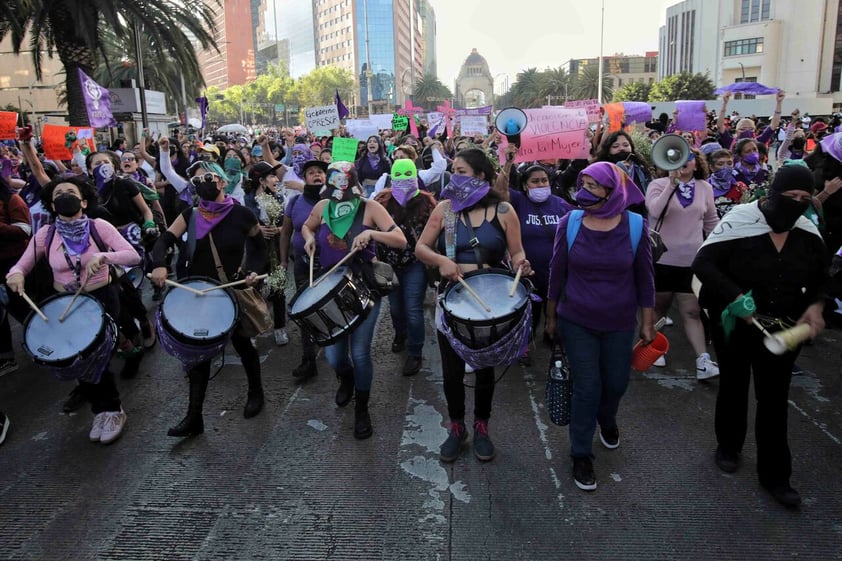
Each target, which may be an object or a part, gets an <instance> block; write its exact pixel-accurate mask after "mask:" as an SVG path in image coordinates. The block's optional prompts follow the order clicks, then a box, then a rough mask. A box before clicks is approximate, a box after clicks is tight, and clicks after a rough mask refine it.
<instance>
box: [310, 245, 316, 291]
mask: <svg viewBox="0 0 842 561" xmlns="http://www.w3.org/2000/svg"><path fill="white" fill-rule="evenodd" d="M315 255H316V252H315V251H314V252H313V254H312V255H310V286H313V263H315V262H316V260H315V259H313V257H315Z"/></svg>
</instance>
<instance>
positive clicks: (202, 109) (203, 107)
mask: <svg viewBox="0 0 842 561" xmlns="http://www.w3.org/2000/svg"><path fill="white" fill-rule="evenodd" d="M196 103H198V104H199V113H200V114H201V115H202V126H201V127H200V128H201V129H202V130H204V129H205V119H206V118H207V116H208V98H206V97H205V96H201V97H197V98H196Z"/></svg>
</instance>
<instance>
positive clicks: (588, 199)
mask: <svg viewBox="0 0 842 561" xmlns="http://www.w3.org/2000/svg"><path fill="white" fill-rule="evenodd" d="M574 198H575V199H576V206H579V207H582V208H590V207H592V206H594V205H598V204H599V203H601V202H602V201H607V200H608V197H597V196H596V195H594V194H593V193H591V192H590V191H588V190H587V189H585V188H584V187H580V188H579V190H578V191H576V195H575V197H574Z"/></svg>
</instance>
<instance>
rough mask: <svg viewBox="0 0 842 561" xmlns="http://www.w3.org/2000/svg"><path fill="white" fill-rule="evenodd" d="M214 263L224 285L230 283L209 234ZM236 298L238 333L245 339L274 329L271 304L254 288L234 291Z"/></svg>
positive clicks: (211, 236)
mask: <svg viewBox="0 0 842 561" xmlns="http://www.w3.org/2000/svg"><path fill="white" fill-rule="evenodd" d="M208 241H209V242H210V248H211V253H212V254H213V262H214V264H215V265H216V272H217V275H219V280H221V281H222V283H223V284H225V283H227V282H228V276H227V275H226V274H225V270H224V269H223V268H222V262H221V261H220V259H219V253H217V251H216V244H214V243H213V234H211V233H210V232H208ZM234 296H236V297H237V305H238V312H239V313H238V321H237V328H236V333H237V334H238V335H241V336H243V337H249V338H251V337H257V336H258V335H260V334H261V333H265V332H267V331H269V330H270V329H272V326H273V325H274V322H273V321H272V316H271V314H270V313H269V304H267V303H266V300H265V299H264V298H263V296H262V295H261V294H260V292H259V291H258V290H257V289H255V288H254V287H253V286H249V287H247V288H243V289H239V290H238V289H234Z"/></svg>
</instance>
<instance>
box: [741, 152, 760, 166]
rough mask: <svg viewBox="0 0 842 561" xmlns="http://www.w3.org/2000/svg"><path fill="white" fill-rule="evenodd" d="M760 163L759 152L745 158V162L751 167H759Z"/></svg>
mask: <svg viewBox="0 0 842 561" xmlns="http://www.w3.org/2000/svg"><path fill="white" fill-rule="evenodd" d="M759 161H760V154H758V153H757V152H751V153H749V154H746V155H745V156H743V162H745V163H747V164H748V165H750V166H754V165H757V162H759Z"/></svg>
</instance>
